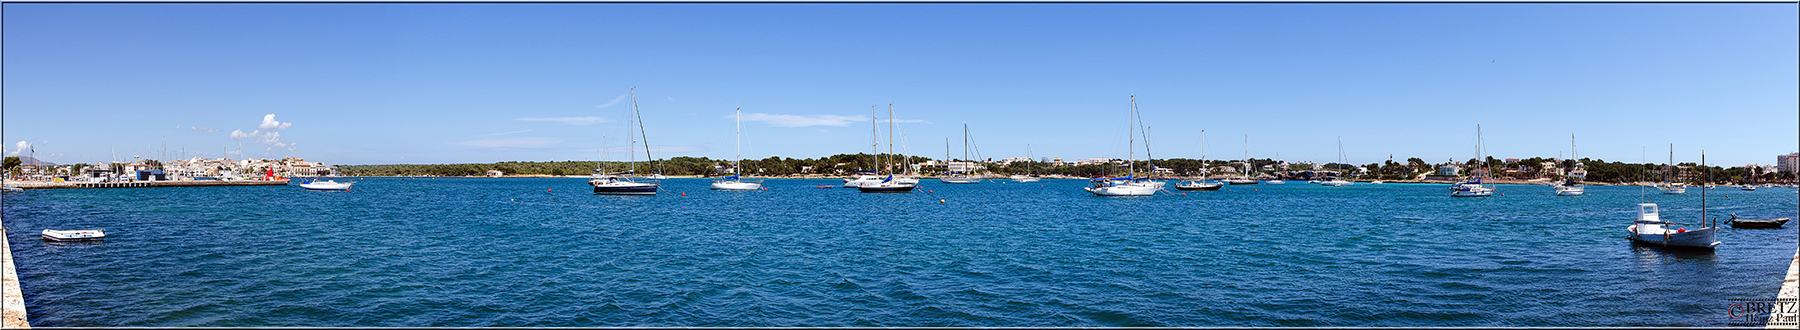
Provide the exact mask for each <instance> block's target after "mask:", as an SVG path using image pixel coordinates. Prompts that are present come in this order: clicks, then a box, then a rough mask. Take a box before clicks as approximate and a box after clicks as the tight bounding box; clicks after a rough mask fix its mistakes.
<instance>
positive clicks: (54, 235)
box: [43, 229, 106, 242]
mask: <svg viewBox="0 0 1800 330" xmlns="http://www.w3.org/2000/svg"><path fill="white" fill-rule="evenodd" d="M43 236H44V239H46V240H52V241H58V242H64V241H86V240H96V239H103V238H106V231H105V230H99V229H82V230H49V229H45V230H44V233H43Z"/></svg>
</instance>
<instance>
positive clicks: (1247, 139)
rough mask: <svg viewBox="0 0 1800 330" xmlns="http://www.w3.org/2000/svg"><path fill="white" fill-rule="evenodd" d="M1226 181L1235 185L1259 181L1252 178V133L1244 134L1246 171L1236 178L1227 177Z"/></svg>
mask: <svg viewBox="0 0 1800 330" xmlns="http://www.w3.org/2000/svg"><path fill="white" fill-rule="evenodd" d="M1225 183H1227V184H1234V185H1238V184H1256V183H1257V181H1256V179H1251V178H1250V134H1244V173H1242V175H1240V176H1238V177H1235V178H1227V179H1225Z"/></svg>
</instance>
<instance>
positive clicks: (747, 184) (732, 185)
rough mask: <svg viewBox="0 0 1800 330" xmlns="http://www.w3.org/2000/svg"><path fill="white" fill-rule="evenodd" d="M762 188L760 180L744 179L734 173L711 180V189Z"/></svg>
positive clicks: (740, 189) (738, 189)
mask: <svg viewBox="0 0 1800 330" xmlns="http://www.w3.org/2000/svg"><path fill="white" fill-rule="evenodd" d="M759 189H762V182H756V181H744V180H742V179H740V178H738V176H736V175H732V176H728V177H723V178H719V180H713V182H712V190H728V191H746V190H759Z"/></svg>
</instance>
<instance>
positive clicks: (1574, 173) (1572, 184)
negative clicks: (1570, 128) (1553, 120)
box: [1556, 134, 1587, 196]
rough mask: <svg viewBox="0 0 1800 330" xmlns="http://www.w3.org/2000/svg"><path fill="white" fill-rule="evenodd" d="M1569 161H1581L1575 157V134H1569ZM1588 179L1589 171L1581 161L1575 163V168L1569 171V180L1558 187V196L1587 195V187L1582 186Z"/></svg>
mask: <svg viewBox="0 0 1800 330" xmlns="http://www.w3.org/2000/svg"><path fill="white" fill-rule="evenodd" d="M1569 159H1581V158H1579V157H1575V134H1569ZM1586 177H1587V170H1586V169H1583V168H1582V166H1581V161H1579V160H1577V161H1575V166H1574V167H1573V168H1572V169H1570V170H1569V175H1568V179H1567V180H1566V181H1565V182H1563V183H1562V184H1560V185H1557V186H1556V195H1557V196H1581V195H1582V194H1586V193H1587V186H1583V185H1581V179H1583V178H1586Z"/></svg>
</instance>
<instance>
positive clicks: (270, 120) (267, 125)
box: [256, 113, 294, 129]
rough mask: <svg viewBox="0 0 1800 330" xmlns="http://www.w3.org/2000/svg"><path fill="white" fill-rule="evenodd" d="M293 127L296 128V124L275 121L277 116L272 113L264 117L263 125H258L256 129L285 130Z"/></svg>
mask: <svg viewBox="0 0 1800 330" xmlns="http://www.w3.org/2000/svg"><path fill="white" fill-rule="evenodd" d="M291 126H294V123H283V122H279V121H275V114H272V113H271V114H267V115H263V121H262V125H257V126H256V128H257V129H283V128H288V127H291Z"/></svg>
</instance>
